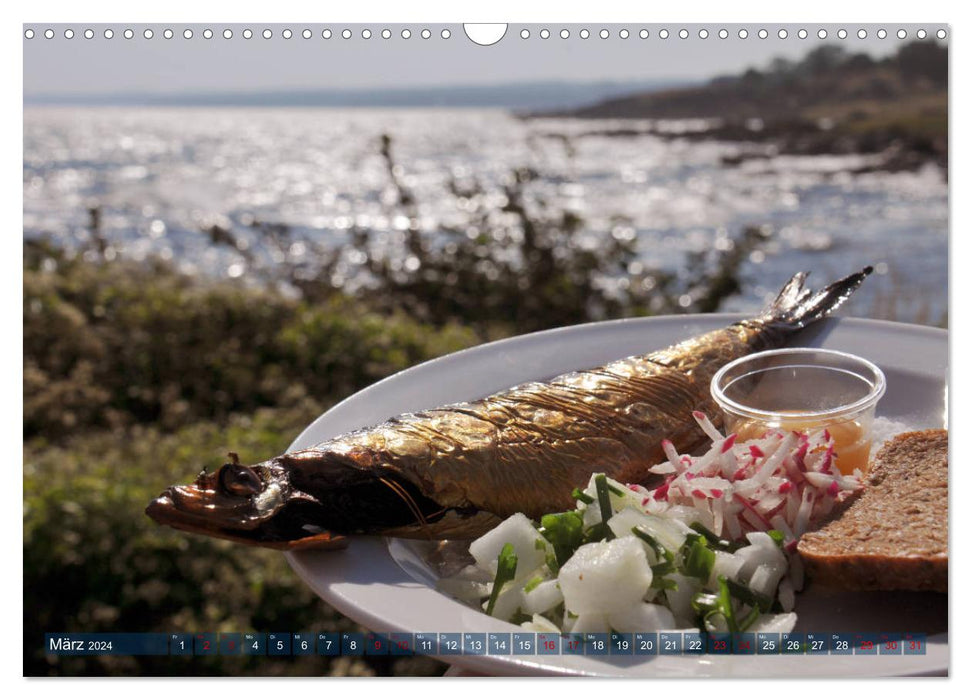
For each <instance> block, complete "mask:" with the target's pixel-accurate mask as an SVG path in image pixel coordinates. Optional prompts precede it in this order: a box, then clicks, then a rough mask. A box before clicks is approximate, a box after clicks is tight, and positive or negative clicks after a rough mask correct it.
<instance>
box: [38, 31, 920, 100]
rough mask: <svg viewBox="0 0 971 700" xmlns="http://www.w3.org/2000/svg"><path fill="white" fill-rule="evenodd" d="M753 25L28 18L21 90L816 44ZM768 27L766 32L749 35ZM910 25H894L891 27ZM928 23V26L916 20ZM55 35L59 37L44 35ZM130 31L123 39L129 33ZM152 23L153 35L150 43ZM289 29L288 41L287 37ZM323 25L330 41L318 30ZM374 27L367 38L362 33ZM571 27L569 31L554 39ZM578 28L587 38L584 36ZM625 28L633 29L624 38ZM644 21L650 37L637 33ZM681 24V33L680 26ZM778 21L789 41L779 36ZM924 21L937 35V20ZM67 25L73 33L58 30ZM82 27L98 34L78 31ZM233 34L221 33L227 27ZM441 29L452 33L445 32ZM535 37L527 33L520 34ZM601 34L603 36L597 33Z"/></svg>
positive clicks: (496, 79)
mask: <svg viewBox="0 0 971 700" xmlns="http://www.w3.org/2000/svg"><path fill="white" fill-rule="evenodd" d="M722 26H724V27H727V28H728V29H729V31H730V35H729V37H728V38H726V39H721V38H718V36H717V34H716V32H717V30H718V29H719V28H721V27H722ZM745 26H747V27H751V28H752V29H750V34H749V36H748V37H747V38H745V39H741V38H739V37H738V36H737V31H738V26H734V27H733V26H732V25H730V24H728V25H718V24H712V23H708V24H704V25H700V24H695V25H692V24H673V25H667V28H669V31H670V34H669V36H668V38H666V39H662V38H661V37H660V36H659V33H660V30H661V29H662V28H663V27H662V26H661V25H650V24H633V25H617V24H598V23H595V24H589V25H582V24H572V25H564V24H549V25H537V24H530V25H527V24H511V25H509V26H508V29H507V31H506V34H505V36H504V38H503V39H502V40H501V41H499V42H498V43H497V44H494V45H492V46H479V45H477V44H475V43H473V42H472V41H471V40H470V39H469V38H468V37H467V36H466V34H465V32H464V31H463V28H462V25H460V24H448V25H443V24H417V25H415V24H412V25H400V24H399V25H388V24H377V23H375V24H366V25H364V24H358V25H354V24H334V25H322V24H294V25H283V24H276V25H273V24H266V23H262V24H250V25H241V24H220V23H216V24H211V25H198V24H196V25H182V24H162V25H160V24H131V25H121V24H113V25H107V24H26V25H25V29H29V30H33V31H34V36H33V38H30V39H28V38H24V39H23V46H24V83H23V85H24V94H25V95H39V94H44V95H58V94H60V95H66V94H74V95H77V94H102V93H118V92H140V93H158V94H173V93H184V92H189V93H199V92H238V91H261V90H299V89H327V88H343V89H346V88H374V89H381V88H401V87H409V86H436V85H437V86H444V85H489V84H493V85H494V84H504V83H515V82H519V83H528V82H538V81H568V82H588V81H590V82H594V81H603V80H617V81H629V80H643V79H668V78H676V79H684V80H700V79H705V78H710V77H713V76H715V75H725V74H733V73H738V72H740V71H741V70H744V69H746V68H749V67H764V66H766V65H767V64H768V62H769V61H770V60H771V59H772V58H774V57H776V56H784V57H787V58H792V59H798V58H800V57H802V56H804V55H805V54H806V53H807V52H808V51H810V50H811V49H813V48H815V47H817V46H819V45H820V44H821V43H823V41H822V40H820V39H819V38H817V36H816V35H815V33H811V34H810V35H809V37H808V38H806V39H799V38H797V35H796V32H797V31H798V29H799V28H800V25H798V24H784V25H781V24H759V25H752V24H748V25H745ZM756 26H757V27H758V28H765V29H766V30H767V32H768V37H767V38H765V39H761V38H759V37H758V36H757V35H756V31H757V29H755V27H756ZM810 26H811V27H812V28H813V32H815V30H816V29H818V28H819V27H823V28H827V29H828V30H829V37H828V38H827V40H826V41H828V42H830V43H833V42H837V43H839V44H840V45H842V46H844V47H845V48H846V49H847V50H849V51H853V52H856V51H867V52H870V53H872V54H873V55H876V56H880V55H886V54H889V53H893V52H894V51H896V49H897V48H898V47H899V46H900V45H901V43H902V42H901V40H899V39H898V38H897V37H896V36H895V35H894V34H890V35H888V36H887V38H885V39H879V38H877V36H876V33H877V29H878V28H879V26H878V25H870V24H843V25H825V24H823V25H821V24H812V25H810ZM901 26H903V27H905V28H908V25H900V24H893V25H892V27H893V28H899V27H901ZM921 26H925V25H921ZM107 27H110V28H111V29H112V30H113V31H114V37H113V38H112V39H106V38H104V36H103V34H104V30H105V28H107ZM386 27H387V28H389V29H391V31H392V37H391V38H390V39H384V38H382V37H381V36H380V32H381V30H383V29H384V28H386ZM426 27H427V28H428V29H429V30H430V32H431V37H430V38H428V39H423V38H421V37H420V34H419V32H420V31H421V29H423V28H426ZM702 27H704V28H706V29H708V30H709V32H710V35H709V36H708V38H706V39H701V38H699V37H698V31H699V29H701V28H702ZM841 27H845V28H846V29H847V30H848V38H846V39H844V40H838V39H836V31H837V29H839V28H841ZM48 28H50V29H52V30H53V31H54V38H52V39H47V38H45V37H44V35H43V33H44V32H45V31H46V30H47V29H48ZM127 28H131V29H132V30H133V31H134V36H133V38H131V39H126V38H124V35H123V32H124V31H125V29H127ZM146 28H149V29H151V30H152V32H153V34H154V36H153V37H152V38H151V39H146V38H145V37H144V36H143V33H144V30H145V29H146ZM165 28H171V29H172V30H173V32H174V36H173V37H172V38H171V39H166V38H164V37H163V30H164V29H165ZM185 28H190V29H191V30H192V32H193V37H192V38H191V39H188V40H187V39H185V38H183V30H184V29H185ZM246 28H251V29H252V30H253V31H254V34H253V37H252V38H250V39H245V38H243V30H244V29H246ZM264 28H269V29H270V30H271V31H272V37H271V38H270V39H264V38H263V37H262V35H261V33H262V31H263V29H264ZM284 28H290V29H292V31H293V37H292V38H290V39H285V38H283V37H282V31H283V29H284ZM325 28H329V29H331V31H332V32H333V36H332V37H331V38H330V39H324V38H322V37H321V32H322V31H323V30H324V29H325ZM365 28H368V29H370V30H371V31H372V36H371V38H370V39H364V38H363V37H362V36H361V31H362V30H363V29H365ZM403 28H408V29H410V31H411V38H409V39H403V38H401V36H400V34H401V31H402V29H403ZM544 28H547V29H549V30H550V33H551V34H550V37H549V38H548V39H542V38H541V37H540V31H541V30H542V29H544ZM564 28H566V29H567V30H568V31H569V32H570V36H569V38H566V39H563V38H561V37H560V32H561V31H562V30H563V29H564ZM582 28H588V29H589V31H590V36H589V38H587V39H583V38H581V37H580V35H579V33H580V30H581V29H582ZM622 28H627V29H629V31H630V36H629V38H627V39H621V38H620V37H619V31H620V30H621V29H622ZM644 28H646V29H647V31H648V32H649V36H648V37H647V38H646V39H642V38H640V32H641V30H642V29H644ZM681 28H685V29H687V30H688V32H689V37H688V38H687V39H681V38H679V37H678V36H677V34H676V32H677V31H679V30H680V29H681ZM780 28H784V29H785V30H786V31H787V32H788V34H789V36H788V38H786V39H780V38H779V37H778V32H779V29H780ZM860 28H864V29H866V31H867V35H868V36H867V38H866V39H862V40H861V39H859V38H858V37H857V31H858V30H859V29H860ZM916 28H917V27H916V26H912V27H909V29H910V31H909V32H908V34H909V36H908V40H910V39H913V36H914V31H916ZM925 28H927V29H930V30H932V31H934V30H936V25H935V26H931V25H926V26H925ZM67 29H71V30H73V32H74V37H73V38H71V39H68V38H65V37H64V32H65V30H67ZM85 29H91V30H92V31H93V32H94V35H93V38H90V39H87V38H84V36H83V32H84V30H85ZM205 29H212V30H213V36H212V38H211V39H205V38H204V37H203V30H205ZM227 29H228V30H230V31H231V32H232V38H229V39H226V38H224V37H223V32H224V31H225V30H227ZM304 29H310V30H311V31H312V38H310V39H304V38H303V37H302V32H303V30H304ZM344 29H350V30H351V32H352V37H351V38H350V39H344V38H342V37H341V32H342V31H343V30H344ZM442 29H448V30H449V31H450V33H451V36H450V37H449V38H448V39H442V38H441V32H442ZM523 29H526V30H528V31H529V32H530V37H529V38H528V39H523V38H521V36H520V32H521V31H522V30H523ZM601 29H607V31H608V32H609V33H610V37H609V39H607V40H603V39H601V38H600V37H599V32H600V30H601Z"/></svg>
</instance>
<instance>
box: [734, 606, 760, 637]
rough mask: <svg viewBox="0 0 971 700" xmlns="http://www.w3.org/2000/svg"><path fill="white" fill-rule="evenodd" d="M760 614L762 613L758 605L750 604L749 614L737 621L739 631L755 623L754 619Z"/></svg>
mask: <svg viewBox="0 0 971 700" xmlns="http://www.w3.org/2000/svg"><path fill="white" fill-rule="evenodd" d="M761 614H762V611H761V610H760V609H759V606H758V605H754V606H752V609H751V610H750V611H749V614H748V615H746V616H745V618H744V619H743V620H742V621H741V622H739V623H738V627H739V631H741V632H744V631H745V630H747V629H748V628H749V627H751V626H752V625H753V624H754V623H755V621H756V620H758V619H759V615H761Z"/></svg>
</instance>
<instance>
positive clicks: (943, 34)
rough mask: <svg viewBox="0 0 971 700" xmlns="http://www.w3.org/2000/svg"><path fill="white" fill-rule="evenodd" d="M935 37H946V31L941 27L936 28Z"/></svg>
mask: <svg viewBox="0 0 971 700" xmlns="http://www.w3.org/2000/svg"><path fill="white" fill-rule="evenodd" d="M937 38H938V39H947V32H946V31H945V30H943V29H938V30H937Z"/></svg>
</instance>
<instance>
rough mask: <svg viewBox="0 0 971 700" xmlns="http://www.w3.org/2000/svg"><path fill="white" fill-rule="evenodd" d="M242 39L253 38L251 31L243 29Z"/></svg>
mask: <svg viewBox="0 0 971 700" xmlns="http://www.w3.org/2000/svg"><path fill="white" fill-rule="evenodd" d="M243 38H244V39H252V38H253V30H252V29H244V30H243Z"/></svg>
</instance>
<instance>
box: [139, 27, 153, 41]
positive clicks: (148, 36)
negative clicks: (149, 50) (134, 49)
mask: <svg viewBox="0 0 971 700" xmlns="http://www.w3.org/2000/svg"><path fill="white" fill-rule="evenodd" d="M142 36H143V37H145V38H146V39H152V38H154V37H155V32H153V31H152V30H151V29H146V30H145V31H144V32H142Z"/></svg>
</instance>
